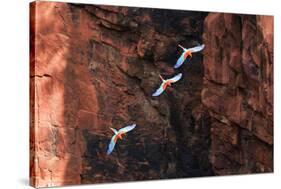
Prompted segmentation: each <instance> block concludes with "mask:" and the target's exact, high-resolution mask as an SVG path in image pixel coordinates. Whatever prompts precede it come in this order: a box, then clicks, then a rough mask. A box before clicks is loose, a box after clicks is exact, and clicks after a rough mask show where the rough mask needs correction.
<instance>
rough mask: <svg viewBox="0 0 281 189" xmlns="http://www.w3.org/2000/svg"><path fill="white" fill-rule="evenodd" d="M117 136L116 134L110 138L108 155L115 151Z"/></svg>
mask: <svg viewBox="0 0 281 189" xmlns="http://www.w3.org/2000/svg"><path fill="white" fill-rule="evenodd" d="M115 138H116V135H113V137H112V138H111V140H110V143H109V145H108V149H107V152H106V153H107V155H109V154H111V152H112V151H113V149H114V146H115Z"/></svg>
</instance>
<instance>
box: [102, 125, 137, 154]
mask: <svg viewBox="0 0 281 189" xmlns="http://www.w3.org/2000/svg"><path fill="white" fill-rule="evenodd" d="M135 127H136V124H133V125H129V126H126V127H124V128H122V129H119V130H118V131H117V130H116V129H114V128H110V129H111V130H112V131H113V132H114V135H113V136H112V138H111V140H110V143H109V145H108V149H107V152H106V153H107V155H109V154H111V152H112V151H113V149H114V146H115V144H116V142H117V140H118V139H122V135H123V134H125V133H127V132H129V131H131V130H133V129H134V128H135Z"/></svg>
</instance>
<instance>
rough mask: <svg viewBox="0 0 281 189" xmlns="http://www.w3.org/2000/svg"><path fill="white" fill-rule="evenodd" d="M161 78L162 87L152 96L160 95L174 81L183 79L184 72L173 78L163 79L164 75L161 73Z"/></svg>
mask: <svg viewBox="0 0 281 189" xmlns="http://www.w3.org/2000/svg"><path fill="white" fill-rule="evenodd" d="M159 77H160V79H161V80H162V84H161V85H160V87H159V88H158V89H157V90H156V91H155V92H154V93H153V94H152V96H159V95H160V94H161V93H163V92H164V91H165V89H166V88H167V87H168V86H171V85H172V83H175V82H177V81H178V80H180V79H181V77H182V74H181V73H179V74H178V75H176V76H174V77H173V78H171V79H167V80H165V79H163V77H162V76H161V75H159Z"/></svg>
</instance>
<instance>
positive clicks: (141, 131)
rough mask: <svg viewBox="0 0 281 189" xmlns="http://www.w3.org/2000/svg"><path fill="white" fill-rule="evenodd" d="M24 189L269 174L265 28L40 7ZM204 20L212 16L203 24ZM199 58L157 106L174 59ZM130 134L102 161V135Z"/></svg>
mask: <svg viewBox="0 0 281 189" xmlns="http://www.w3.org/2000/svg"><path fill="white" fill-rule="evenodd" d="M31 12H32V13H33V14H32V15H35V17H34V16H31V34H32V35H31V39H32V40H31V79H30V85H31V93H30V94H31V104H30V105H31V158H30V159H31V162H30V163H31V183H32V185H36V186H39V187H40V186H54V185H56V186H58V185H67V184H79V183H100V182H113V181H130V180H131V181H133V180H144V179H159V178H178V177H194V176H206V175H214V174H217V175H222V174H238V173H253V172H268V171H272V170H273V165H272V158H273V156H272V146H273V138H272V135H273V133H272V132H273V131H272V130H273V123H272V116H273V115H272V106H273V102H272V99H273V98H272V91H273V89H272V87H273V83H272V79H273V78H272V73H273V72H272V69H273V60H272V54H273V52H272V48H273V47H272V45H273V44H272V29H273V28H272V27H273V26H272V24H273V23H272V17H263V16H258V17H256V16H239V15H231V14H207V13H197V12H185V11H177V12H175V11H171V10H158V9H142V8H126V7H111V6H92V5H81V4H66V3H52V2H36V3H33V4H32V6H31ZM206 16H207V17H206ZM202 39H203V41H204V43H205V44H206V49H205V50H204V53H203V55H204V56H203V55H202V54H201V53H198V54H196V55H194V57H193V59H192V61H191V62H190V63H188V64H186V65H184V66H183V67H182V68H180V69H179V71H180V72H182V73H183V75H184V78H183V79H182V80H181V81H180V82H179V83H177V84H176V85H174V86H173V87H172V88H171V89H169V90H168V91H167V93H166V94H164V95H161V96H160V97H158V98H152V97H151V94H152V92H153V91H154V90H155V89H156V88H157V86H158V84H159V82H160V80H159V77H158V74H159V73H161V74H162V75H163V76H164V77H170V76H171V75H174V74H175V73H176V71H178V70H173V69H172V66H173V65H174V63H175V62H176V59H177V57H178V56H179V55H180V53H181V51H180V49H178V48H177V44H178V43H181V44H182V45H185V46H187V47H189V46H193V45H197V44H198V43H201V42H202ZM133 122H134V123H137V125H138V126H137V128H136V129H135V130H134V132H132V133H130V134H129V135H127V136H126V137H125V140H124V141H120V143H118V148H117V149H116V150H115V151H114V153H113V154H112V155H110V156H107V155H106V154H105V152H106V147H107V145H108V142H109V140H110V137H111V135H112V132H111V131H110V130H109V127H114V128H117V129H119V128H120V127H122V126H124V125H126V124H130V123H133Z"/></svg>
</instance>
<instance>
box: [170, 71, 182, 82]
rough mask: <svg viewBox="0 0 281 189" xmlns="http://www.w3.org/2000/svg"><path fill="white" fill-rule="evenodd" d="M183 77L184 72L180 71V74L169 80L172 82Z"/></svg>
mask: <svg viewBox="0 0 281 189" xmlns="http://www.w3.org/2000/svg"><path fill="white" fill-rule="evenodd" d="M181 77H182V74H181V73H179V74H178V75H176V76H174V77H173V78H171V79H169V81H171V83H175V82H177V81H178V80H180V79H181Z"/></svg>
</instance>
